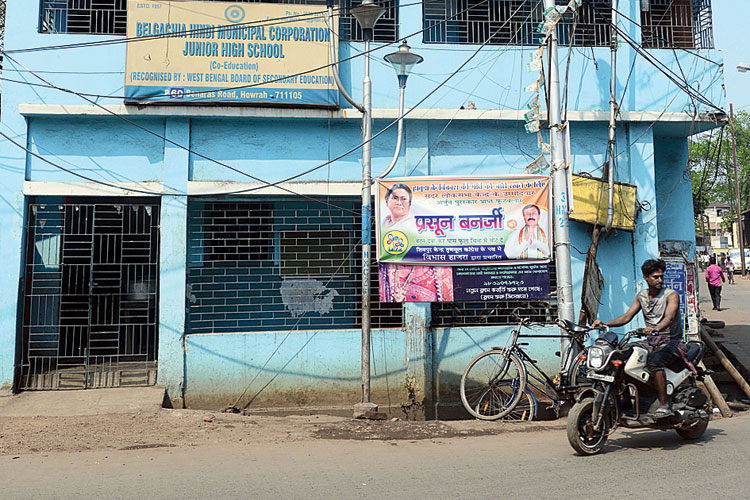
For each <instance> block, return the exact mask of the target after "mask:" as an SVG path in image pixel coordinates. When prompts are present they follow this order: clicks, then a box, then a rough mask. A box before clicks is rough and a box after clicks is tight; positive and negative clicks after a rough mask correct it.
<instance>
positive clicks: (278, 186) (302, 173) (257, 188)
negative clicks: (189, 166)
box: [6, 0, 528, 208]
mask: <svg viewBox="0 0 750 500" xmlns="http://www.w3.org/2000/svg"><path fill="white" fill-rule="evenodd" d="M484 1H487V0H484ZM527 2H528V0H524V2H523V3H522V4H521V6H523V5H524V4H526V3H527ZM519 9H520V7H519ZM506 23H507V21H506ZM498 31H499V30H498ZM489 40H490V38H488V39H487V40H486V41H485V42H484V43H483V44H482V45H480V46H479V47H478V48H477V49H476V50H475V51H474V53H472V54H471V55H470V56H469V58H468V59H466V61H464V62H463V63H462V64H461V65H460V66H459V67H458V68H457V69H456V70H455V71H454V72H453V73H451V74H450V75H449V76H448V77H447V78H445V79H444V80H443V81H442V82H441V83H440V84H439V85H438V86H436V87H435V88H434V89H432V90H431V91H430V92H428V93H427V95H425V96H424V97H423V98H422V99H421V100H420V101H418V102H417V104H415V105H414V106H413V107H411V108H409V109H408V110H405V112H404V113H403V114H402V115H401V116H400V117H399V118H397V119H396V120H393V121H392V122H391V123H389V124H388V125H387V126H386V127H385V128H383V129H382V130H380V131H379V132H378V133H376V134H374V135H373V136H372V137H371V138H370V140H369V141H366V142H371V141H373V140H374V139H376V138H377V137H378V136H380V135H381V134H383V133H384V132H385V131H387V130H388V129H389V128H391V127H392V126H393V125H394V124H396V123H398V120H399V119H403V118H404V117H405V116H407V115H408V114H410V113H411V112H412V111H413V110H414V109H416V108H417V107H418V106H420V105H421V104H422V103H424V102H425V101H426V100H427V99H428V98H429V97H431V96H432V95H433V94H434V93H435V92H437V90H439V89H440V88H441V87H442V86H443V85H444V84H445V83H447V82H448V81H449V80H450V79H451V78H452V77H453V76H455V75H456V74H458V72H459V71H460V70H461V69H463V68H464V67H465V66H466V65H467V64H468V63H469V62H470V61H471V60H472V59H473V58H474V57H475V56H476V55H477V54H478V53H479V51H480V50H481V49H482V48H484V46H485V45H487V43H488V42H489ZM7 57H8V58H9V59H11V60H12V61H15V60H14V59H13V58H12V56H10V55H7ZM15 62H16V64H20V63H18V61H15ZM21 66H22V65H21ZM31 74H33V75H34V76H35V77H36V78H38V79H40V80H41V81H43V82H45V83H48V84H49V82H47V81H46V80H44V79H43V78H42V77H40V76H38V75H36V74H35V73H33V72H31ZM55 87H56V88H57V90H60V91H63V92H69V93H72V94H76V95H79V94H78V93H77V92H75V91H73V90H69V89H63V88H61V87H57V86H55ZM79 97H82V98H83V99H85V100H87V101H88V102H90V103H91V104H93V105H94V106H97V107H99V108H101V109H102V110H104V111H106V112H108V113H110V114H112V115H113V116H115V117H117V118H120V119H122V120H124V121H126V122H128V123H130V124H132V125H134V126H136V127H138V128H141V129H142V130H144V131H146V132H148V133H149V134H151V135H154V136H156V137H158V138H160V139H163V140H165V141H167V142H169V143H170V144H172V145H174V146H176V147H178V148H180V149H183V150H185V151H187V152H189V153H192V154H195V155H196V156H199V157H201V158H203V159H206V160H208V161H211V162H213V163H216V164H218V165H220V166H223V167H225V168H229V169H230V170H233V171H235V172H237V173H240V174H242V175H245V176H248V177H250V178H252V179H253V180H256V181H257V182H260V183H262V184H264V185H262V186H257V187H251V188H246V189H241V190H234V191H227V192H218V193H201V195H200V196H231V195H237V194H246V193H249V192H253V191H257V190H260V189H266V188H269V187H277V188H279V189H281V190H284V191H287V192H288V193H290V194H293V195H296V196H302V197H307V196H306V195H303V194H300V193H296V192H294V191H292V190H290V189H287V188H284V187H283V186H280V184H282V183H285V182H290V181H292V180H295V179H297V178H299V177H302V176H305V175H307V174H309V173H311V172H314V171H316V170H318V169H321V168H324V167H326V166H327V165H330V164H331V163H333V162H335V161H337V160H339V159H341V158H344V157H345V156H347V155H349V154H351V153H353V152H354V151H357V150H358V149H360V148H361V147H362V146H363V145H364V144H365V143H366V142H362V143H360V144H358V145H356V146H354V147H353V148H350V149H349V150H348V151H346V152H344V153H342V154H340V155H338V156H336V157H334V158H333V159H331V160H329V161H326V162H324V163H322V164H320V165H317V166H315V167H312V168H310V169H307V170H305V171H303V172H300V173H298V174H295V175H293V176H290V177H287V178H285V179H281V180H278V181H275V182H268V181H264V180H263V179H260V178H257V177H255V176H251V175H250V174H247V173H245V172H243V171H241V170H239V169H235V168H234V167H232V166H230V165H227V164H225V163H223V162H219V161H218V160H214V159H212V158H210V157H208V156H206V155H203V154H201V153H198V152H196V151H193V150H192V149H190V148H189V147H186V146H183V145H181V144H178V143H176V142H174V141H172V140H170V139H168V138H166V137H163V136H161V135H160V134H158V133H156V132H153V131H151V130H149V129H147V128H145V127H143V126H141V125H139V124H137V123H134V122H132V121H131V120H128V119H127V118H125V117H124V116H121V115H119V114H117V113H115V112H113V111H111V110H109V109H108V108H106V107H105V106H102V105H101V104H99V103H96V102H94V101H92V100H91V99H88V98H87V97H84V96H80V95H79ZM6 137H7V136H6ZM11 142H12V143H13V144H15V145H17V146H19V147H21V148H22V149H24V150H26V151H27V152H28V150H27V149H26V148H25V147H24V146H21V145H20V144H18V143H17V142H15V141H12V140H11ZM32 154H33V153H32ZM35 156H36V155H35ZM45 162H46V163H49V164H51V165H53V166H56V167H58V168H60V169H62V170H66V169H65V167H62V166H59V165H57V164H55V163H54V162H50V161H49V160H45ZM66 171H69V169H67V170H66ZM77 176H78V177H81V178H86V180H90V181H91V182H97V180H96V179H92V178H89V177H87V176H82V174H78V175H77ZM100 183H101V182H100ZM104 185H107V186H108V187H117V186H116V185H112V184H110V183H105V184H104ZM117 189H123V188H122V187H117ZM126 190H128V191H133V190H131V189H126ZM134 192H135V191H134ZM138 192H143V193H148V194H157V195H161V194H164V193H155V192H150V191H145V190H141V191H138ZM170 194H171V193H170ZM185 196H186V194H185ZM307 198H312V199H314V200H315V201H317V202H320V200H317V199H315V198H313V197H307ZM337 208H341V207H337Z"/></svg>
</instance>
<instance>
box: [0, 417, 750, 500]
mask: <svg viewBox="0 0 750 500" xmlns="http://www.w3.org/2000/svg"><path fill="white" fill-rule="evenodd" d="M749 432H750V417H735V418H732V419H722V420H718V421H714V422H712V423H711V425H710V426H709V429H708V431H707V432H706V434H705V435H704V438H703V439H701V440H699V441H696V442H685V441H683V440H682V439H681V438H679V437H678V436H677V434H676V433H674V432H660V431H651V430H636V431H621V430H618V431H617V432H616V433H615V434H613V435H612V436H611V439H610V442H609V444H608V446H607V448H606V449H605V451H606V453H603V454H601V455H598V456H595V457H578V456H575V455H574V454H573V453H572V450H571V448H570V447H569V445H568V443H567V440H566V437H565V433H564V431H561V430H547V431H539V432H526V433H511V434H503V435H496V436H485V437H471V438H451V439H444V440H435V441H411V442H409V441H385V442H384V441H331V440H327V441H321V440H303V441H299V442H293V443H289V442H287V443H283V444H277V445H273V444H269V445H263V446H259V445H253V444H249V445H246V446H238V445H230V446H227V447H213V446H204V447H182V448H159V449H146V450H143V449H141V450H132V451H101V452H83V453H72V454H67V453H66V454H49V455H47V456H45V455H42V454H33V455H22V456H18V457H13V456H4V457H0V489H1V490H2V495H0V496H2V498H8V499H11V498H12V499H24V498H61V499H67V498H70V499H76V500H78V499H81V498H108V499H118V498H179V499H191V498H222V499H231V498H243V499H248V498H263V499H266V498H268V499H277V498H278V499H287V498H301V499H305V500H314V499H331V498H373V499H397V498H409V499H420V498H431V499H442V498H445V499H455V498H488V497H496V498H509V497H512V498H529V499H536V498H554V499H560V498H584V497H594V496H603V497H604V498H628V499H634V498H654V499H660V498H663V499H667V498H669V499H672V498H686V499H687V498H722V499H725V498H738V499H739V498H747V497H748V496H749V495H750V493H748V490H749V489H750V476H749V475H748V474H747V457H748V456H750V440H748V439H746V436H747V435H748V433H749ZM646 492H648V493H646Z"/></svg>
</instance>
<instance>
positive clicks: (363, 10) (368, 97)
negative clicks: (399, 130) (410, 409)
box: [350, 0, 385, 416]
mask: <svg viewBox="0 0 750 500" xmlns="http://www.w3.org/2000/svg"><path fill="white" fill-rule="evenodd" d="M350 12H351V14H352V15H353V16H354V18H355V19H356V20H357V22H358V23H359V25H360V27H361V28H362V37H363V39H364V42H365V59H364V62H365V76H364V79H363V80H362V105H363V107H364V113H362V352H361V357H362V397H361V401H360V402H359V403H358V404H357V405H355V406H354V414H355V416H357V415H362V414H364V413H366V412H368V411H377V409H378V406H377V405H376V404H374V403H372V402H371V401H370V232H371V227H372V178H371V160H372V145H371V144H370V141H371V140H372V80H370V42H371V41H372V35H373V28H374V27H375V23H377V22H378V19H380V16H382V15H383V14H384V13H385V9H384V8H382V7H380V6H379V5H377V4H375V3H374V2H373V1H372V0H364V1H363V2H362V4H361V5H358V6H356V7H354V8H352V9H351V10H350Z"/></svg>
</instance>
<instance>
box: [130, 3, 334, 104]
mask: <svg viewBox="0 0 750 500" xmlns="http://www.w3.org/2000/svg"><path fill="white" fill-rule="evenodd" d="M326 16H327V12H326V8H325V6H313V5H290V4H271V3H227V2H191V1H186V2H164V1H157V0H129V1H128V22H127V35H128V44H127V56H126V63H125V70H126V73H125V99H126V100H131V101H150V102H151V101H153V102H162V103H172V104H179V103H186V102H200V103H216V102H227V103H257V104H266V105H267V104H283V105H295V104H297V105H306V106H307V105H321V106H326V107H335V106H338V90H337V89H336V84H335V81H334V78H333V73H332V72H331V68H330V66H329V63H330V50H329V37H330V32H329V30H328V26H327V22H326ZM280 19H283V22H282V21H279V20H280ZM336 25H337V22H336V18H334V26H336ZM334 42H336V40H334Z"/></svg>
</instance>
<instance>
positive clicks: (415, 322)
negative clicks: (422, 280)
mask: <svg viewBox="0 0 750 500" xmlns="http://www.w3.org/2000/svg"><path fill="white" fill-rule="evenodd" d="M431 319H432V317H431V309H430V304H429V303H423V302H419V303H406V304H404V330H405V333H406V360H405V366H406V377H407V378H408V384H410V385H411V386H412V388H413V389H414V392H415V402H416V404H418V405H421V407H422V408H421V410H422V411H421V412H420V413H422V416H424V418H427V419H429V418H434V416H435V414H434V404H433V403H434V400H435V395H434V391H433V373H432V372H433V366H432V354H433V349H432V334H431V333H430V321H431Z"/></svg>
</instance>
